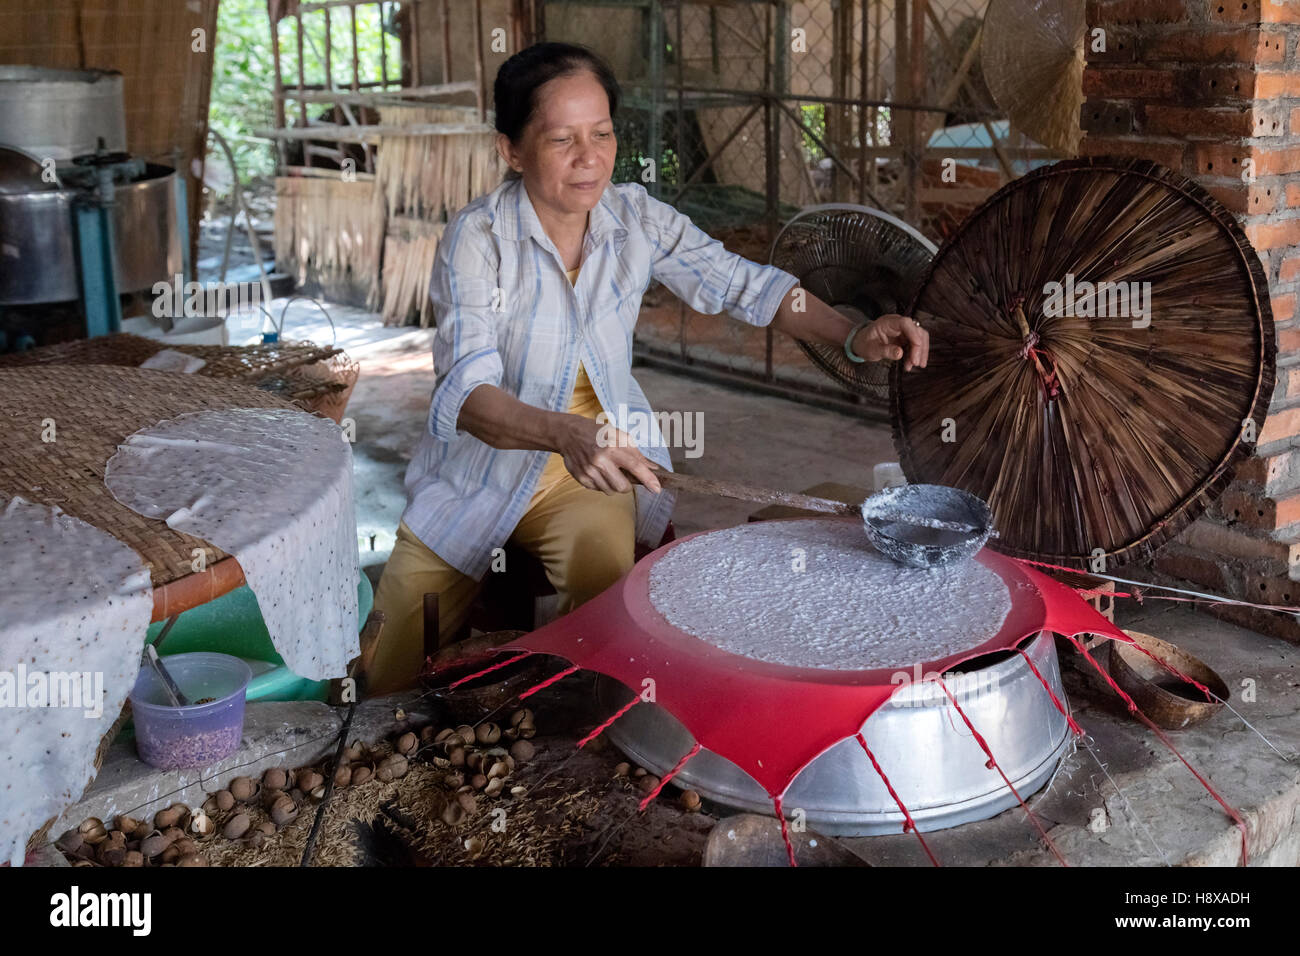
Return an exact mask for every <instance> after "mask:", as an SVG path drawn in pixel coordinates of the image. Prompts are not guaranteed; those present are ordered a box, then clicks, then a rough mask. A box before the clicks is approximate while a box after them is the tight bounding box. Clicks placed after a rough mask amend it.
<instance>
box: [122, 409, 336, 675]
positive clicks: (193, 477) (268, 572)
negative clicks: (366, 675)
mask: <svg viewBox="0 0 1300 956" xmlns="http://www.w3.org/2000/svg"><path fill="white" fill-rule="evenodd" d="M104 481H105V483H106V484H107V485H108V489H109V491H111V492H112V493H113V496H114V497H115V498H117V500H118V501H120V502H122V503H123V504H124V505H126V506H127V507H128V508H130V509H132V510H133V511H136V512H138V513H139V514H142V515H145V516H147V517H151V518H161V519H163V520H165V521H166V522H167V524H168V525H169V526H170V527H172V528H175V529H176V530H178V531H184V532H186V533H188V534H192V535H194V536H195V537H198V538H202V539H204V540H205V541H210V542H212V543H213V544H215V545H216V546H217V547H219V548H221V549H222V550H223V551H225V552H227V553H229V554H232V555H234V556H235V558H236V559H237V560H238V561H239V566H240V567H241V568H243V570H244V577H245V579H246V580H247V582H248V586H249V588H251V589H252V591H253V594H254V595H256V597H257V604H258V607H259V608H260V609H261V611H262V617H263V618H264V619H265V621H266V628H267V631H269V632H270V635H271V641H272V642H273V643H274V644H275V649H276V651H278V652H279V654H280V656H281V657H283V658H284V662H285V664H286V665H287V666H288V668H289V669H290V670H291V671H293V672H294V673H295V674H298V675H300V676H302V677H307V678H311V679H313V680H327V679H329V678H332V677H341V676H343V674H344V673H345V672H346V669H347V664H348V661H350V660H351V659H352V658H354V657H356V656H357V654H358V653H359V646H358V641H357V575H358V558H357V532H356V514H355V512H354V510H353V504H352V448H351V446H350V445H349V444H348V442H347V441H346V440H345V438H344V437H343V433H342V431H341V430H340V429H339V427H338V426H337V425H335V424H334V423H333V422H331V421H328V420H326V419H323V418H318V417H317V416H315V415H311V414H309V413H307V412H302V411H296V410H292V409H264V408H237V409H220V410H213V411H204V412H192V413H190V414H188V415H182V416H181V417H179V418H175V419H171V420H169V421H164V422H159V423H158V424H157V425H153V426H150V427H149V428H143V429H141V430H140V431H138V432H136V433H135V434H133V435H131V436H130V437H129V438H127V439H126V441H125V442H123V443H122V444H121V445H120V446H119V447H118V451H117V454H115V455H114V456H113V457H112V458H111V459H110V460H109V462H108V469H107V472H106V474H105V477H104Z"/></svg>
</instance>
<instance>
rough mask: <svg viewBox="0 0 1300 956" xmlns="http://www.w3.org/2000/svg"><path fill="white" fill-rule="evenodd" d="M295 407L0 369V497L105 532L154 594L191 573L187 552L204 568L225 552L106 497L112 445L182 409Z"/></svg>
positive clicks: (158, 382)
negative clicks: (139, 562) (140, 564)
mask: <svg viewBox="0 0 1300 956" xmlns="http://www.w3.org/2000/svg"><path fill="white" fill-rule="evenodd" d="M294 407H295V406H293V405H291V404H290V403H289V402H286V401H284V400H283V399H280V398H277V397H276V396H274V395H272V394H271V393H269V392H267V391H264V390H262V389H258V388H254V387H253V386H251V385H246V384H241V383H238V382H230V381H224V380H222V379H219V378H199V377H197V376H194V375H181V374H176V373H172V372H159V371H153V370H141V369H128V368H117V367H113V366H101V365H78V366H63V365H41V366H40V367H37V368H0V494H3V495H6V496H12V495H21V496H22V497H24V498H26V499H27V500H29V501H38V502H41V503H43V504H47V505H57V506H58V507H60V508H62V509H63V510H64V511H65V512H67V513H68V514H70V515H73V516H75V517H77V518H80V519H81V520H83V521H85V522H87V523H88V524H92V525H94V526H95V527H96V528H99V529H100V530H101V531H107V532H108V533H109V534H111V535H113V537H115V538H117V539H118V540H119V541H122V542H123V543H125V544H127V545H129V546H130V547H132V548H134V549H135V550H136V551H137V552H139V553H140V555H141V556H142V557H144V559H145V560H146V561H148V562H149V565H150V569H151V572H152V576H153V584H154V587H155V588H159V587H162V586H164V585H167V584H170V583H172V582H173V581H177V580H179V579H180V578H183V577H186V576H187V575H189V574H192V573H193V571H192V568H191V561H192V560H193V553H192V552H193V550H194V549H195V548H204V549H206V550H207V564H208V566H209V567H211V566H212V565H213V564H215V563H216V562H217V561H219V560H221V559H222V558H224V557H226V554H225V552H223V551H221V550H220V549H219V548H216V547H214V546H213V545H211V544H209V543H208V542H206V541H203V540H202V539H200V538H195V537H192V536H191V535H187V534H183V533H181V532H179V531H174V530H172V529H171V528H169V527H167V525H166V523H164V522H163V521H161V520H158V519H154V518H146V517H144V516H142V515H138V514H136V513H135V512H134V511H132V510H131V509H129V508H127V507H126V506H125V505H123V504H121V503H120V502H119V501H118V500H117V499H116V498H114V497H113V496H112V495H111V494H110V493H109V491H108V488H107V487H106V486H105V485H104V469H105V466H106V465H107V464H108V460H109V458H111V457H112V456H113V454H114V453H115V452H116V451H117V446H118V444H119V443H120V442H122V441H123V440H125V439H126V437H127V436H128V435H131V434H133V433H134V432H137V431H139V430H140V429H141V428H144V427H146V426H149V425H153V424H156V423H157V422H159V421H162V420H164V419H168V418H176V417H177V416H180V415H183V414H185V413H187V412H197V411H203V410H206V409H221V408H294ZM51 423H52V426H51ZM51 427H52V428H53V438H54V440H53V441H48V440H46V439H47V438H48V437H50V428H51Z"/></svg>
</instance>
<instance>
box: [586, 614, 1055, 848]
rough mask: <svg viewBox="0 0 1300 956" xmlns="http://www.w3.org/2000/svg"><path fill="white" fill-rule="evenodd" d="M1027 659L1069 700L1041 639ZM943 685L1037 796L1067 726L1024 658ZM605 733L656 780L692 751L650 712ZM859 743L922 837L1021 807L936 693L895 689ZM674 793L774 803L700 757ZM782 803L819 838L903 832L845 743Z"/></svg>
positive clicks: (747, 806) (809, 770)
mask: <svg viewBox="0 0 1300 956" xmlns="http://www.w3.org/2000/svg"><path fill="white" fill-rule="evenodd" d="M1025 651H1026V653H1027V654H1028V656H1029V658H1030V659H1031V660H1032V661H1033V662H1034V666H1035V667H1037V668H1038V670H1039V673H1041V674H1042V675H1043V678H1044V679H1045V680H1046V681H1047V684H1048V686H1050V687H1051V688H1052V692H1053V693H1055V694H1056V696H1057V698H1058V699H1059V700H1061V701H1064V700H1065V691H1064V688H1063V687H1062V685H1061V673H1060V669H1059V667H1058V666H1057V659H1056V644H1055V641H1054V639H1053V637H1052V635H1051V634H1048V633H1042V634H1039V635H1038V637H1036V638H1034V639H1033V640H1032V641H1031V642H1029V643H1028V644H1026V645H1025ZM945 681H946V682H947V684H948V687H949V690H951V691H952V692H953V696H954V697H956V698H957V700H958V701H959V702H960V704H961V707H962V710H963V711H965V712H966V714H967V716H969V717H970V720H971V723H973V724H974V725H975V728H976V729H977V730H978V731H979V732H980V734H981V736H983V737H984V739H985V740H986V741H987V742H988V745H989V749H990V750H991V751H992V752H993V754H994V755H995V756H996V757H997V760H998V764H999V765H1000V766H1001V767H1002V769H1003V771H1004V772H1005V773H1006V775H1007V777H1008V778H1009V779H1010V780H1011V782H1012V783H1013V784H1014V785H1015V787H1016V789H1017V790H1018V791H1019V792H1020V795H1021V796H1022V797H1028V796H1029V794H1031V793H1033V792H1035V791H1036V790H1038V789H1039V788H1040V787H1042V786H1043V785H1044V784H1045V783H1046V782H1047V780H1048V779H1049V778H1050V777H1051V775H1052V773H1053V772H1054V771H1055V769H1056V765H1057V761H1058V760H1059V759H1060V758H1061V756H1062V754H1064V752H1065V750H1066V748H1067V747H1068V745H1069V736H1070V735H1069V727H1068V725H1067V724H1066V720H1065V717H1064V715H1062V714H1061V712H1060V711H1058V710H1057V709H1056V707H1055V705H1054V704H1053V703H1052V701H1051V699H1050V698H1049V697H1048V695H1047V692H1046V691H1045V690H1044V689H1043V685H1042V683H1041V682H1040V681H1039V679H1038V678H1037V677H1035V676H1034V674H1033V672H1032V671H1031V670H1030V669H1029V666H1028V665H1027V664H1026V663H1025V659H1024V658H1023V657H1021V656H1020V655H1019V654H1014V653H1013V654H1010V655H1009V656H1006V657H1005V659H1002V660H999V661H998V662H997V663H994V664H991V665H988V666H986V667H982V668H972V669H970V670H966V671H964V672H963V673H961V674H960V675H958V676H955V677H952V678H949V677H947V676H946V675H945ZM596 696H597V701H598V703H599V706H600V708H601V712H602V713H613V712H614V711H616V710H617V709H618V708H620V707H622V706H623V705H624V704H626V703H627V702H628V701H630V700H631V699H632V697H633V693H632V691H630V690H628V689H627V688H626V687H624V686H623V685H622V684H621V683H619V682H618V681H616V680H613V679H612V678H609V677H605V676H603V675H602V676H601V677H600V678H599V679H598V681H597V683H596ZM605 733H606V734H607V735H608V736H609V738H610V741H611V742H612V743H613V744H614V745H615V746H616V747H618V748H619V749H620V750H621V751H623V753H625V754H626V755H627V756H628V758H629V759H631V760H634V761H636V762H637V763H638V764H640V765H641V766H643V767H645V768H647V769H648V770H650V771H651V772H652V773H655V774H658V775H660V776H662V775H663V774H664V773H666V772H667V771H668V770H669V769H670V768H671V767H673V766H674V765H675V764H676V763H677V761H678V760H679V759H681V755H682V754H684V753H686V752H687V751H688V750H690V749H691V747H693V746H694V745H695V739H694V737H692V736H691V734H690V732H689V731H688V730H687V729H686V728H685V727H684V726H682V724H681V723H680V722H679V721H678V720H677V718H675V717H673V716H672V714H670V713H668V711H666V710H664V709H663V708H662V707H660V706H659V705H657V704H648V705H646V706H642V707H633V708H632V709H631V710H629V711H628V712H627V713H626V714H624V715H623V716H622V717H620V718H619V719H618V720H617V721H616V722H615V723H614V724H613V725H612V726H611V727H610V728H609V729H608V730H607V731H605ZM862 735H863V736H864V737H865V738H866V740H867V744H868V745H869V746H870V747H871V750H872V753H874V754H875V755H876V759H877V760H878V761H879V762H880V766H881V768H882V769H883V770H884V772H885V773H886V774H888V776H889V781H890V783H891V784H893V785H894V789H895V790H896V791H897V792H898V795H899V797H900V798H901V799H902V801H903V803H904V804H905V805H906V806H907V809H908V811H909V812H910V813H911V815H912V819H913V820H915V821H916V825H917V827H918V828H919V829H921V830H923V831H927V832H928V831H930V830H941V829H944V828H946V827H952V826H956V825H958V824H961V823H970V822H971V821H974V820H984V819H987V818H988V817H991V816H995V815H996V814H998V813H1001V812H1002V811H1003V810H1006V809H1008V808H1009V807H1013V806H1016V805H1017V800H1016V798H1015V795H1014V794H1012V793H1011V791H1010V790H1009V789H1008V788H1007V786H1006V784H1005V783H1003V781H1002V777H1001V776H1000V775H999V774H998V772H997V771H996V770H993V769H990V768H988V767H986V766H985V763H986V761H987V759H988V758H987V757H986V756H985V755H984V751H983V750H981V749H980V747H979V745H978V744H977V743H976V742H975V740H974V739H973V738H972V737H971V734H970V730H969V729H968V728H967V727H966V725H965V723H964V722H963V721H962V720H961V718H960V717H959V716H958V715H957V714H956V711H954V710H953V708H952V707H951V705H950V703H949V702H948V698H947V697H946V696H945V695H944V693H943V691H942V690H941V689H940V688H939V687H938V686H937V685H936V684H934V683H928V684H927V683H919V684H911V685H909V686H905V687H903V688H901V689H900V690H899V691H898V692H897V693H895V694H894V696H893V697H892V698H890V700H889V702H888V703H886V704H884V705H883V706H882V707H881V708H880V709H879V710H877V711H876V712H875V713H874V714H872V715H871V717H870V718H869V719H868V720H867V722H866V723H865V724H863V726H862ZM671 783H672V784H674V785H675V786H677V787H679V788H681V789H691V790H695V791H697V792H698V793H699V794H700V795H701V796H702V797H705V798H706V799H709V800H713V801H716V802H717V803H721V804H724V805H726V806H731V807H737V808H739V809H742V810H748V811H751V812H754V813H763V814H770V813H771V812H772V798H771V797H769V796H768V794H767V793H766V792H765V791H764V790H763V788H762V787H760V786H759V785H758V783H757V782H755V780H754V779H753V778H752V777H750V776H749V774H747V773H745V772H744V771H743V770H741V769H740V768H739V767H738V766H736V765H735V764H734V763H732V762H731V761H730V760H727V759H726V758H724V757H720V756H718V755H717V754H715V753H713V752H712V751H710V750H707V749H706V750H701V751H700V752H699V753H698V754H696V755H695V757H693V758H692V759H691V760H690V761H689V762H688V763H687V764H686V766H685V767H684V768H683V769H682V771H681V772H680V773H678V774H677V776H676V777H674V778H673V779H672V781H671ZM784 804H785V806H786V807H799V808H801V809H802V810H803V811H804V812H805V813H806V814H807V821H808V824H809V826H811V827H812V828H813V829H814V830H817V831H818V832H820V833H822V834H825V835H826V836H877V835H881V834H898V833H902V832H903V814H902V812H901V811H900V810H899V809H898V805H897V804H896V803H895V802H894V800H893V798H892V797H891V796H890V795H889V791H888V790H886V789H885V785H884V782H883V781H882V780H881V779H880V777H879V775H877V773H876V772H875V770H874V769H872V766H871V762H870V761H869V760H868V759H867V755H866V754H865V753H863V751H862V747H861V746H860V745H859V744H858V742H857V741H856V740H854V739H853V738H851V737H850V738H848V739H846V740H841V741H840V742H839V743H837V744H835V745H834V746H833V747H831V748H830V749H829V750H827V751H826V752H825V753H823V754H822V755H821V756H820V757H818V758H817V759H815V760H814V761H813V762H812V763H810V764H809V765H808V766H807V767H805V768H804V770H803V772H802V773H801V774H800V775H799V776H798V777H796V778H795V781H794V783H793V784H791V786H790V789H789V791H788V792H787V793H786V795H785V799H784Z"/></svg>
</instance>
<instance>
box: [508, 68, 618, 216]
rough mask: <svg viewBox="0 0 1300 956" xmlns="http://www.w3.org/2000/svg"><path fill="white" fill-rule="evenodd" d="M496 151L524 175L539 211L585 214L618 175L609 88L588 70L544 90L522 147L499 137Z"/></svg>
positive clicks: (555, 82) (563, 79)
mask: <svg viewBox="0 0 1300 956" xmlns="http://www.w3.org/2000/svg"><path fill="white" fill-rule="evenodd" d="M497 148H498V149H499V150H500V151H501V155H502V158H504V159H505V161H506V162H507V163H509V164H510V166H511V168H512V169H516V170H518V171H519V172H520V173H522V174H523V178H524V185H525V186H527V188H528V195H529V197H530V198H531V199H532V200H533V204H534V205H535V206H545V207H547V208H548V209H549V210H550V211H552V212H556V213H561V214H570V215H580V214H585V213H587V212H588V211H589V210H591V209H592V208H593V207H594V206H595V205H596V203H598V202H599V201H600V196H601V193H603V192H604V191H605V186H606V185H607V184H608V183H609V180H610V177H611V176H612V175H613V174H614V153H615V150H616V149H617V148H618V143H617V141H616V140H615V138H614V123H613V121H612V120H611V119H610V117H609V97H608V96H607V95H606V93H605V88H604V87H603V86H601V85H600V81H599V80H597V79H596V77H595V76H594V75H592V74H591V73H589V72H587V71H585V70H584V71H583V72H581V73H574V74H571V75H569V76H558V77H556V78H555V79H553V80H551V81H549V82H547V83H545V84H543V85H542V87H541V88H539V89H538V91H537V107H536V109H535V110H534V111H533V116H532V119H530V120H529V121H528V125H527V126H526V127H524V132H523V136H521V137H520V141H519V142H518V143H511V142H510V140H509V139H508V138H507V137H506V136H504V135H499V136H498V137H497Z"/></svg>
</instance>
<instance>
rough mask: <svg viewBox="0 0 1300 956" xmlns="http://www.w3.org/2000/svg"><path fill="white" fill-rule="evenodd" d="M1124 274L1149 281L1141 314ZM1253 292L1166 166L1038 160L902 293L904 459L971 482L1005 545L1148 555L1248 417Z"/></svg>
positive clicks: (1252, 383) (1215, 488) (1256, 265)
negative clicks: (906, 338)
mask: <svg viewBox="0 0 1300 956" xmlns="http://www.w3.org/2000/svg"><path fill="white" fill-rule="evenodd" d="M1101 282H1107V283H1113V284H1115V285H1112V286H1110V287H1106V286H1094V287H1092V289H1091V293H1092V294H1091V298H1090V297H1089V291H1090V289H1089V286H1087V285H1086V284H1087V283H1101ZM1054 283H1056V284H1060V285H1059V286H1057V285H1052V284H1054ZM1120 283H1123V284H1125V286H1126V291H1127V292H1128V293H1129V295H1130V300H1129V302H1128V309H1127V312H1128V314H1127V315H1126V314H1121V313H1124V312H1125V309H1124V302H1123V301H1122V298H1123V297H1122V294H1121V292H1120V291H1119V287H1118V284H1120ZM1131 283H1139V284H1140V283H1149V284H1150V285H1149V286H1148V287H1146V288H1147V289H1149V299H1148V301H1147V303H1146V304H1147V305H1148V306H1149V324H1146V325H1145V327H1143V323H1144V321H1145V320H1144V319H1143V318H1142V317H1141V315H1140V314H1139V313H1140V311H1141V308H1140V306H1141V290H1142V289H1143V286H1141V285H1138V286H1136V287H1134V286H1132V285H1129V284H1131ZM1134 292H1136V293H1137V296H1136V298H1133V297H1132V294H1133V293H1134ZM1268 295H1269V293H1268V283H1267V281H1266V279H1265V276H1264V271H1263V268H1262V267H1261V265H1260V262H1259V258H1258V256H1257V255H1256V253H1255V251H1254V250H1253V249H1252V248H1251V246H1250V244H1249V242H1248V241H1247V240H1246V237H1245V235H1244V233H1243V232H1242V230H1241V228H1240V226H1239V225H1238V224H1237V222H1236V220H1235V219H1234V218H1233V216H1232V214H1231V213H1229V212H1228V211H1227V210H1225V209H1224V208H1223V207H1222V206H1220V205H1219V203H1218V202H1216V201H1215V200H1214V199H1213V198H1212V197H1211V196H1210V195H1208V194H1207V193H1206V192H1205V190H1203V189H1202V188H1201V187H1199V186H1197V185H1196V184H1194V183H1192V182H1190V181H1189V180H1187V179H1185V178H1183V177H1182V176H1180V175H1178V174H1177V173H1174V172H1172V171H1170V170H1168V169H1165V168H1163V167H1161V166H1158V165H1156V164H1154V163H1150V162H1146V161H1143V160H1120V159H1109V158H1102V157H1092V158H1088V159H1080V160H1067V161H1064V162H1060V163H1057V164H1055V165H1053V166H1048V167H1045V168H1042V169H1039V170H1036V171H1034V172H1032V173H1030V174H1029V175H1027V176H1025V177H1023V178H1021V179H1018V180H1016V181H1014V182H1012V183H1010V184H1008V185H1007V186H1005V187H1003V188H1002V189H1000V190H999V191H998V192H997V193H995V194H994V195H993V196H992V197H991V198H990V199H989V200H988V201H987V202H985V203H984V204H983V205H982V206H980V207H979V208H978V209H976V210H975V212H974V213H972V214H971V216H970V217H969V218H968V219H967V220H966V221H965V222H964V223H963V224H962V225H961V227H960V228H959V229H958V231H957V233H956V234H955V235H954V236H953V237H952V238H951V239H950V240H949V241H948V242H947V243H946V244H945V245H944V246H943V248H942V249H940V250H939V252H938V253H937V255H936V256H935V258H934V261H933V262H932V264H931V266H930V269H929V271H928V272H927V274H926V275H925V276H924V278H923V281H922V284H921V287H920V290H919V291H918V293H917V295H916V297H915V298H914V299H913V301H912V303H911V306H910V309H911V313H912V315H913V316H914V317H915V318H916V319H917V320H918V321H919V322H920V323H921V324H922V325H923V326H924V327H926V328H927V329H929V331H930V337H931V338H930V341H931V344H930V361H929V365H928V367H927V368H925V369H921V370H917V371H915V372H911V373H907V374H903V373H902V371H901V369H897V370H896V371H895V373H894V380H893V384H894V393H893V423H894V439H895V443H896V445H897V447H898V451H899V457H900V462H901V463H902V466H903V470H904V473H905V474H906V475H907V477H908V479H909V480H910V481H914V482H933V483H937V484H944V485H952V486H955V487H957V488H962V489H964V490H966V491H969V492H972V493H974V494H977V495H979V496H980V497H982V498H984V499H985V500H986V501H987V502H988V503H989V506H990V507H991V508H992V509H993V514H994V520H995V522H996V526H997V528H998V531H999V534H1000V537H999V538H998V539H997V540H996V541H995V542H993V543H992V546H993V547H995V548H997V549H998V550H999V551H1003V552H1005V553H1007V554H1011V555H1013V556H1016V557H1027V558H1033V559H1038V560H1042V561H1048V562H1051V563H1056V564H1068V565H1070V566H1074V567H1078V566H1080V565H1081V563H1082V562H1084V561H1085V560H1086V559H1088V558H1089V557H1095V556H1096V554H1097V552H1098V550H1100V552H1101V553H1102V554H1104V555H1105V556H1106V557H1107V558H1108V560H1109V561H1110V562H1111V563H1112V564H1119V563H1123V562H1125V561H1129V560H1133V559H1137V558H1143V557H1147V556H1149V555H1150V554H1152V553H1153V552H1154V550H1155V549H1156V548H1157V547H1158V546H1159V545H1160V544H1162V543H1163V542H1164V541H1165V540H1167V539H1169V538H1170V537H1172V536H1173V535H1175V534H1177V533H1178V532H1179V531H1180V530H1181V529H1182V528H1183V527H1185V526H1186V525H1187V524H1188V523H1189V522H1191V521H1192V520H1193V519H1194V518H1195V517H1196V516H1197V515H1199V514H1200V513H1201V512H1202V511H1203V510H1204V509H1205V508H1206V506H1207V505H1208V504H1209V503H1210V501H1212V500H1213V499H1214V498H1215V497H1216V496H1217V495H1218V494H1219V493H1220V492H1221V491H1222V490H1223V488H1224V487H1226V485H1227V483H1228V481H1229V480H1230V478H1231V468H1232V466H1233V464H1234V463H1235V461H1236V460H1237V459H1238V458H1241V457H1245V456H1246V455H1247V454H1249V452H1250V448H1251V446H1250V442H1252V441H1253V440H1254V435H1253V434H1252V433H1251V432H1250V430H1249V428H1248V427H1243V425H1244V423H1246V422H1247V421H1249V422H1250V423H1251V424H1252V425H1253V427H1254V428H1259V427H1262V425H1263V421H1264V416H1265V414H1266V412H1267V409H1268V404H1269V398H1270V395H1271V393H1272V390H1273V383H1274V361H1275V348H1274V342H1273V318H1272V312H1271V309H1270V308H1269V298H1268ZM1088 313H1095V314H1091V315H1090V314H1088ZM1102 313H1105V314H1102Z"/></svg>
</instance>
